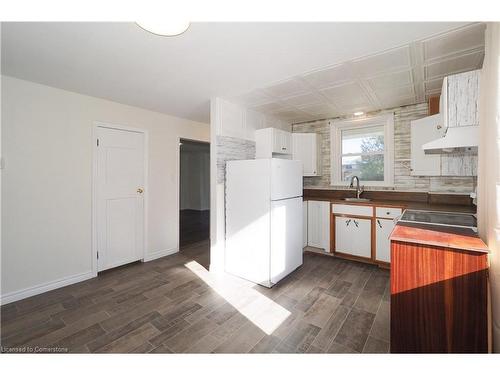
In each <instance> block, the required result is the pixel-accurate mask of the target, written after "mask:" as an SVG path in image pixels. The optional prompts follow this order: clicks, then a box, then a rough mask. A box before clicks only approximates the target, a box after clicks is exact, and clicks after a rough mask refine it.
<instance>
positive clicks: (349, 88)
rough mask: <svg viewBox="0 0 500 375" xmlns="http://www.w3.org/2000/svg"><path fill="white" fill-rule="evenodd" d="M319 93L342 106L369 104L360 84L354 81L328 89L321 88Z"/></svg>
mask: <svg viewBox="0 0 500 375" xmlns="http://www.w3.org/2000/svg"><path fill="white" fill-rule="evenodd" d="M321 93H322V94H324V95H325V96H326V97H328V98H329V99H330V100H332V102H333V104H335V106H338V107H342V108H345V107H348V106H364V105H370V104H371V103H370V100H369V99H368V97H367V96H366V94H365V92H364V91H363V89H362V88H361V86H360V85H359V84H358V83H356V82H351V83H348V84H346V85H341V86H335V87H330V88H328V89H324V90H321Z"/></svg>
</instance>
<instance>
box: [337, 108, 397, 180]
mask: <svg viewBox="0 0 500 375" xmlns="http://www.w3.org/2000/svg"><path fill="white" fill-rule="evenodd" d="M374 126H383V127H384V180H383V181H366V180H361V181H360V183H361V184H362V185H365V186H384V187H393V186H394V114H393V113H390V114H386V115H380V116H375V117H368V118H361V119H357V118H356V119H348V120H334V121H330V145H331V147H330V162H331V169H330V185H331V186H348V185H349V184H350V182H349V181H342V130H350V129H359V128H371V127H374Z"/></svg>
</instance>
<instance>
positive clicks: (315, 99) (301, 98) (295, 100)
mask: <svg viewBox="0 0 500 375" xmlns="http://www.w3.org/2000/svg"><path fill="white" fill-rule="evenodd" d="M324 101H325V100H324V99H323V98H322V97H321V96H320V95H317V94H315V93H313V92H308V93H306V94H302V95H297V96H292V97H289V98H286V99H284V100H283V102H285V103H286V104H288V105H291V106H301V105H306V104H313V103H324Z"/></svg>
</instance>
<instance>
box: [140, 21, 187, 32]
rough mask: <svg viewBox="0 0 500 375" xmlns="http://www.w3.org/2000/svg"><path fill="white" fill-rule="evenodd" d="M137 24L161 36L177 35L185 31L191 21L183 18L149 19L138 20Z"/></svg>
mask: <svg viewBox="0 0 500 375" xmlns="http://www.w3.org/2000/svg"><path fill="white" fill-rule="evenodd" d="M136 24H137V26H139V27H140V28H141V29H143V30H146V31H147V32H150V33H151V34H155V35H159V36H177V35H180V34H182V33H183V32H185V31H186V30H187V29H188V28H189V25H190V22H189V21H187V20H183V19H182V18H176V19H170V20H147V21H137V22H136Z"/></svg>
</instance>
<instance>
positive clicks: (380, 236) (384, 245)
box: [375, 219, 396, 262]
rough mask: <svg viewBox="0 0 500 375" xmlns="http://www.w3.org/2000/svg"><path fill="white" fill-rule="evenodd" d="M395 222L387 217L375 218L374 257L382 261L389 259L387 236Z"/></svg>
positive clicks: (389, 247) (389, 251)
mask: <svg viewBox="0 0 500 375" xmlns="http://www.w3.org/2000/svg"><path fill="white" fill-rule="evenodd" d="M395 225H396V224H395V223H394V221H393V220H389V219H376V221H375V228H376V236H375V237H376V241H377V243H376V247H375V259H376V260H379V261H382V262H390V261H391V241H390V240H389V236H390V235H391V232H392V230H393V229H394V226H395Z"/></svg>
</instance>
